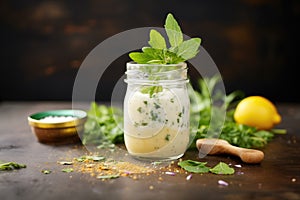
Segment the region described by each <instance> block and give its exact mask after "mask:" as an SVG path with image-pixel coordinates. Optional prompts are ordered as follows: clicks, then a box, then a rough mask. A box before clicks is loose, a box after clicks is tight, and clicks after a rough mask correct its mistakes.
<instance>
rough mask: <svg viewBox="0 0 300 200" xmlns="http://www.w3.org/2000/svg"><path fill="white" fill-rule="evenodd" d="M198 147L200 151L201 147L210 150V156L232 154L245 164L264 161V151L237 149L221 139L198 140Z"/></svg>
mask: <svg viewBox="0 0 300 200" xmlns="http://www.w3.org/2000/svg"><path fill="white" fill-rule="evenodd" d="M196 145H197V148H198V150H199V151H200V149H201V147H206V149H209V152H207V153H208V154H209V155H216V154H230V155H234V156H238V157H239V158H240V159H241V160H242V161H243V162H245V163H252V164H256V163H260V162H261V161H262V160H263V159H264V153H263V152H262V151H259V150H255V149H247V148H241V147H236V146H233V145H231V144H229V143H228V142H227V141H225V140H221V139H198V140H197V142H196ZM208 147H209V148H208Z"/></svg>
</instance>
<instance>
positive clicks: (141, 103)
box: [124, 63, 190, 160]
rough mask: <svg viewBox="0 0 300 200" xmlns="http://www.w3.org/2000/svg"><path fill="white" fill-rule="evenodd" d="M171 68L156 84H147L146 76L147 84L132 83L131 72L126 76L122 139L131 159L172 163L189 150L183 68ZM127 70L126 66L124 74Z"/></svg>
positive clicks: (186, 97) (188, 102)
mask: <svg viewBox="0 0 300 200" xmlns="http://www.w3.org/2000/svg"><path fill="white" fill-rule="evenodd" d="M133 65H135V66H134V67H137V66H136V65H138V64H133ZM156 66H157V65H156ZM174 66H175V65H173V66H172V68H171V70H166V69H164V72H163V73H164V75H163V76H160V78H159V79H157V78H154V79H155V80H148V76H147V75H146V77H147V78H146V80H142V81H140V82H139V81H137V80H134V81H132V79H130V78H132V77H131V76H130V75H128V74H130V72H129V73H127V80H126V82H127V83H128V87H127V92H126V96H125V99H124V139H125V145H126V148H127V150H128V152H129V153H130V154H131V155H132V156H134V157H137V158H141V159H152V160H172V159H177V158H179V157H181V156H182V155H183V154H184V152H185V151H186V149H187V147H188V144H189V109H190V101H189V97H188V92H187V79H186V65H185V63H184V64H181V65H179V66H178V69H176V67H175V68H174ZM130 69H131V68H128V66H127V72H128V71H130ZM134 69H135V70H136V68H134ZM178 73H180V74H179V75H178ZM157 74H158V75H161V73H160V72H158V73H156V75H157ZM131 75H132V74H131ZM151 75H153V74H151ZM182 75H183V76H182ZM166 76H167V78H165V77H166ZM133 77H135V76H133ZM154 77H157V76H154ZM161 77H163V78H164V79H161ZM178 77H180V79H175V80H174V78H178ZM153 91H154V92H153Z"/></svg>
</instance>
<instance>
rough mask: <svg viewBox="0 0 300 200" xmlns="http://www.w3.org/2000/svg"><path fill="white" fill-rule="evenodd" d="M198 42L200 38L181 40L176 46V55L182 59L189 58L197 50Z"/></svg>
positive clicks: (194, 54) (195, 53)
mask: <svg viewBox="0 0 300 200" xmlns="http://www.w3.org/2000/svg"><path fill="white" fill-rule="evenodd" d="M200 43H201V39H200V38H192V39H189V40H186V41H184V42H182V43H181V44H180V45H179V46H178V51H177V56H179V57H181V58H183V59H184V60H189V59H191V58H193V57H195V56H196V55H197V53H198V52H199V47H200Z"/></svg>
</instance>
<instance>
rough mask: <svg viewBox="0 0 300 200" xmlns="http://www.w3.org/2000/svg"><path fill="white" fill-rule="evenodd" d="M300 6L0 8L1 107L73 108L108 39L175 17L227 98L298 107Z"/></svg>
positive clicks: (188, 3) (104, 2)
mask: <svg viewBox="0 0 300 200" xmlns="http://www.w3.org/2000/svg"><path fill="white" fill-rule="evenodd" d="M299 2H300V1H298V0H227V1H223V0H219V1H215V0H212V1H201V0H184V1H179V0H173V1H171V0H151V1H142V0H139V1H135V0H127V1H125V0H109V1H108V0H85V1H74V0H60V1H49V0H45V1H33V0H27V1H20V0H1V1H0V24H1V29H0V30H1V61H2V62H1V78H0V80H1V82H0V83H1V86H0V87H1V93H0V100H2V101H9V100H13V101H19V100H26V101H27V100H28V101H31V100H59V101H62V100H63V101H64V100H72V89H73V82H74V80H75V76H76V73H77V71H78V69H79V67H80V65H81V62H82V61H83V60H84V58H85V57H86V56H87V55H88V53H89V52H90V51H91V50H92V49H93V48H94V47H95V46H97V45H98V44H99V43H101V42H102V41H103V40H105V39H106V38H108V37H110V36H113V35H115V34H117V33H120V32H121V31H125V30H128V29H133V28H138V27H149V26H152V27H162V26H163V24H164V20H165V17H166V14H167V13H169V12H172V13H173V14H174V16H175V17H176V18H177V20H178V21H179V23H180V25H181V27H182V30H183V32H184V33H185V34H186V35H189V36H191V37H195V36H197V37H201V38H202V46H203V47H204V48H205V49H206V51H207V52H208V53H209V54H210V56H211V57H212V58H213V60H214V61H215V63H216V65H217V66H218V68H219V70H220V72H221V74H222V76H223V79H224V83H225V86H226V91H227V92H231V91H233V90H242V91H244V92H245V94H246V95H263V96H265V97H267V98H270V99H271V100H272V101H275V102H300V95H299V93H300V92H299V83H298V82H299V81H300V80H299V76H298V74H297V73H296V69H297V68H298V67H299V64H298V62H297V60H296V58H297V57H298V55H299V50H298V48H299V36H300V35H299V30H298V29H299V16H300V3H299ZM128 60H129V58H128V56H127V55H124V56H122V57H120V58H118V59H117V60H116V61H115V62H113V63H112V64H111V65H110V67H109V68H108V69H107V71H106V72H105V74H104V76H103V77H102V78H101V82H100V83H99V85H105V87H101V88H100V89H99V90H100V91H99V92H98V93H97V100H103V101H106V100H109V99H110V96H111V91H112V88H113V87H114V84H115V81H116V80H118V79H119V77H121V76H122V75H123V74H124V71H125V63H126V62H127V61H128Z"/></svg>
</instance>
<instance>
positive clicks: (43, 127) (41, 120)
mask: <svg viewBox="0 0 300 200" xmlns="http://www.w3.org/2000/svg"><path fill="white" fill-rule="evenodd" d="M86 118H87V114H86V112H85V111H82V110H49V111H44V112H38V113H34V114H32V115H30V116H29V117H28V122H29V125H30V126H31V129H32V131H33V133H34V134H35V135H36V137H37V139H38V141H39V142H41V143H53V144H68V143H76V142H80V137H79V135H80V134H82V132H83V128H84V123H85V121H86Z"/></svg>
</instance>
